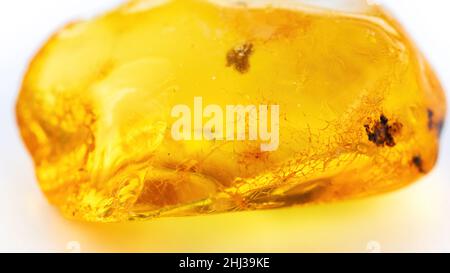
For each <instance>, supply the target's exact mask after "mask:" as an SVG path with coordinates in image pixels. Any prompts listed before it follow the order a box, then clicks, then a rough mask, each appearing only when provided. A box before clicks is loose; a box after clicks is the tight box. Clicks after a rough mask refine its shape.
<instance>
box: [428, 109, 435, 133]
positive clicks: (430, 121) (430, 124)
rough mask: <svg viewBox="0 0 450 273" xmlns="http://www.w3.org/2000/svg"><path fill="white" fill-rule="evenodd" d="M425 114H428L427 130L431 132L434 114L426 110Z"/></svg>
mask: <svg viewBox="0 0 450 273" xmlns="http://www.w3.org/2000/svg"><path fill="white" fill-rule="evenodd" d="M427 114H428V129H430V130H432V129H433V127H434V123H433V117H434V112H433V110H431V109H427Z"/></svg>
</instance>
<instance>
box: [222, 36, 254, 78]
mask: <svg viewBox="0 0 450 273" xmlns="http://www.w3.org/2000/svg"><path fill="white" fill-rule="evenodd" d="M252 53H253V44H251V43H244V44H241V45H238V46H236V47H235V48H233V49H231V50H230V51H228V53H227V66H233V67H234V69H236V70H237V71H238V72H240V73H245V72H247V71H248V70H249V68H250V61H249V57H250V55H251V54H252Z"/></svg>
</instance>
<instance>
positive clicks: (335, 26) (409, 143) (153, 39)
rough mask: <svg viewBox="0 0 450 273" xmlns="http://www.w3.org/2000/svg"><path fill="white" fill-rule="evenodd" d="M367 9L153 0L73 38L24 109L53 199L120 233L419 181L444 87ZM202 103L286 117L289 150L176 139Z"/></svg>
mask: <svg viewBox="0 0 450 273" xmlns="http://www.w3.org/2000/svg"><path fill="white" fill-rule="evenodd" d="M358 3H359V6H358V7H357V8H356V9H336V10H330V9H327V8H323V7H321V8H319V7H313V6H308V5H306V4H305V3H299V1H239V3H235V2H234V1H225V0H222V1H219V0H210V1H206V0H204V1H201V0H172V1H170V0H166V1H154V0H153V1H151V0H147V1H145V0H141V1H131V2H129V3H127V4H125V5H123V6H120V7H118V8H117V9H116V10H113V11H111V12H109V13H107V14H104V15H102V16H100V17H97V18H94V19H92V20H89V21H84V22H77V23H72V24H69V25H67V26H66V27H65V28H63V29H62V30H60V31H58V32H57V33H56V34H55V35H54V36H53V37H51V39H50V40H49V41H48V42H47V44H46V45H45V46H44V47H43V48H42V49H41V50H40V52H39V53H38V54H37V56H36V57H35V58H34V60H33V61H32V63H31V65H30V67H29V70H28V72H27V73H26V76H25V78H24V81H23V87H22V90H21V92H20V96H19V98H18V102H17V119H18V123H19V127H20V131H21V134H22V137H23V140H24V142H25V144H26V146H27V148H28V150H29V151H30V153H31V155H32V157H33V160H34V163H35V168H36V174H37V178H38V181H39V183H40V186H41V188H42V190H43V192H44V193H45V195H46V196H47V197H48V199H49V200H50V202H51V203H53V204H55V205H56V206H57V207H59V208H60V209H61V211H62V212H63V214H64V215H65V216H67V217H69V218H76V219H82V220H86V221H96V222H117V221H126V220H135V219H148V218H152V217H156V216H184V215H198V214H209V213H216V212H226V211H239V210H254V209H267V208H276V207H283V206H291V205H295V204H305V203H313V202H329V201H334V200H340V199H344V198H355V197H361V196H367V195H372V194H376V193H382V192H386V191H390V190H394V189H397V188H400V187H403V186H405V185H407V184H409V183H411V182H413V181H415V180H417V179H418V178H420V177H421V176H423V175H424V174H425V173H427V172H429V171H430V170H431V169H432V167H433V166H434V164H435V162H436V159H437V156H438V147H439V135H440V131H441V129H442V126H443V124H444V116H445V111H446V106H445V99H444V95H443V92H442V89H441V86H440V85H439V82H438V80H437V79H436V77H435V75H434V73H433V72H432V70H431V69H430V67H429V65H428V64H427V62H426V61H425V60H424V58H423V57H422V55H421V54H420V53H419V52H418V50H417V49H416V48H415V47H414V45H413V44H412V43H411V40H410V39H409V38H408V36H407V35H406V34H405V33H404V31H403V30H402V29H401V27H400V26H399V25H398V24H397V23H396V21H394V20H393V19H392V18H391V17H390V16H388V15H387V14H386V13H385V12H384V11H383V10H382V9H381V8H380V7H378V6H369V5H365V4H364V2H363V1H360V2H358ZM198 97H201V98H202V100H203V104H204V105H215V106H217V107H218V108H221V109H226V106H227V105H278V106H279V123H278V125H279V143H278V146H277V147H276V149H274V150H270V151H264V150H261V149H260V147H261V145H260V144H261V141H258V140H256V141H255V140H250V139H247V140H245V139H244V140H242V139H241V140H236V139H234V140H233V139H231V140H229V139H224V138H213V139H211V138H209V139H205V138H202V139H195V138H192V139H188V138H186V139H184V140H181V141H180V140H175V139H174V138H173V136H172V135H171V128H172V126H173V125H174V123H175V122H176V119H175V118H174V117H173V116H172V115H171V109H173V107H174V106H175V105H180V104H182V105H188V106H192V107H194V103H193V102H194V100H195V98H198ZM200 121H201V122H203V121H204V122H206V121H207V118H206V117H203V118H201V119H200ZM216 129H217V128H216ZM272 129H273V128H272ZM215 133H216V136H217V135H223V132H222V131H220V130H219V131H216V132H215Z"/></svg>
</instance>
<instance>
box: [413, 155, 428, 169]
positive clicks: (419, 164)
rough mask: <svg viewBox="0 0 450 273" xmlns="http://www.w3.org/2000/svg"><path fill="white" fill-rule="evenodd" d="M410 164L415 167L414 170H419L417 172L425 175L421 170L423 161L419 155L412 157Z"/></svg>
mask: <svg viewBox="0 0 450 273" xmlns="http://www.w3.org/2000/svg"><path fill="white" fill-rule="evenodd" d="M412 163H413V164H414V166H416V168H417V170H419V172H421V173H425V170H424V168H423V160H422V157H421V156H420V155H416V156H414V157H413V158H412Z"/></svg>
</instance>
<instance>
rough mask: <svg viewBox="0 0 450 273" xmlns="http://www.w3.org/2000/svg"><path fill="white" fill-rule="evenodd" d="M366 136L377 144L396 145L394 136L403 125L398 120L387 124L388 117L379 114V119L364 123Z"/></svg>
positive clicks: (381, 145)
mask: <svg viewBox="0 0 450 273" xmlns="http://www.w3.org/2000/svg"><path fill="white" fill-rule="evenodd" d="M364 127H365V128H366V133H367V136H368V137H369V141H371V142H373V143H375V144H376V145H377V146H380V147H384V146H385V145H386V146H388V147H394V146H395V145H396V143H395V139H394V136H395V135H397V134H399V133H400V131H401V129H402V127H403V125H402V124H401V123H399V122H394V123H392V124H389V119H388V118H387V117H386V116H385V115H381V116H380V120H379V121H376V122H375V123H374V124H372V125H369V124H366V125H365V126H364Z"/></svg>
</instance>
